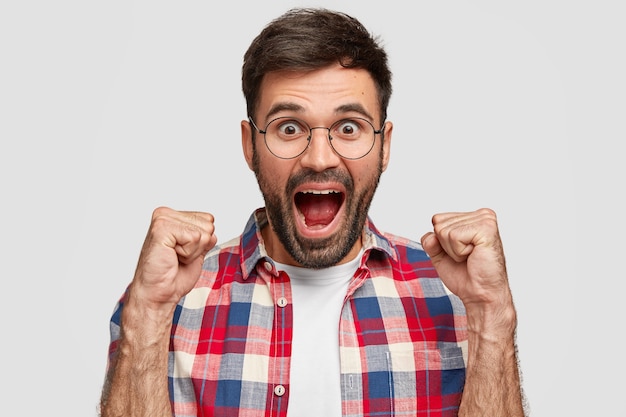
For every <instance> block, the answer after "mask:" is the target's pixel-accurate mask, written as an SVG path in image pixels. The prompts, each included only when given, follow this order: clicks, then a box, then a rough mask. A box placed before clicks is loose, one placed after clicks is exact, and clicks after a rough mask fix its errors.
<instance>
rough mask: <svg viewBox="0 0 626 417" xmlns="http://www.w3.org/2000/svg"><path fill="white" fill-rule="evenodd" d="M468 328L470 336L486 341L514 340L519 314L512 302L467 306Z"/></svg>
mask: <svg viewBox="0 0 626 417" xmlns="http://www.w3.org/2000/svg"><path fill="white" fill-rule="evenodd" d="M466 315H467V328H468V331H469V333H470V335H475V336H478V337H479V338H480V339H482V340H485V341H494V342H499V341H504V340H513V339H514V337H515V331H516V328H517V313H516V311H515V307H514V305H513V302H512V300H510V299H509V300H505V301H502V302H497V303H489V304H470V305H467V306H466Z"/></svg>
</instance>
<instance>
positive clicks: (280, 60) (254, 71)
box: [241, 8, 392, 123]
mask: <svg viewBox="0 0 626 417" xmlns="http://www.w3.org/2000/svg"><path fill="white" fill-rule="evenodd" d="M334 63H339V64H341V65H342V66H344V67H346V68H361V69H365V70H367V71H368V72H369V73H370V75H371V76H372V78H373V80H374V82H375V84H376V86H377V88H378V98H379V104H380V114H381V117H382V120H380V122H381V123H382V122H383V121H384V120H385V119H386V117H387V106H388V105H389V99H390V97H391V91H392V88H391V71H390V69H389V66H388V62H387V53H386V52H385V50H384V49H383V47H382V46H381V45H380V43H379V40H378V38H376V37H374V36H373V35H372V34H371V33H370V32H369V31H368V30H367V29H366V28H365V27H364V26H363V25H362V24H361V23H360V22H359V21H358V20H357V19H355V18H354V17H352V16H349V15H347V14H345V13H341V12H335V11H331V10H328V9H324V8H293V9H290V10H288V11H287V12H286V13H284V14H283V15H281V16H279V17H278V18H276V19H274V20H273V21H271V22H270V23H269V24H268V25H267V26H265V28H264V29H263V30H262V31H261V33H260V34H259V35H258V36H257V37H256V38H255V39H254V40H253V41H252V43H251V44H250V47H249V48H248V50H247V51H246V53H245V55H244V60H243V67H242V77H241V80H242V89H243V94H244V96H245V99H246V106H247V111H248V116H250V117H254V116H255V114H254V112H255V110H256V107H257V105H258V100H259V90H260V87H261V83H262V81H263V77H264V76H265V74H267V73H270V72H273V71H284V70H287V71H313V70H317V69H321V68H324V67H327V66H329V65H332V64H334Z"/></svg>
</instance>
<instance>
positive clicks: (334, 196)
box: [294, 190, 345, 229]
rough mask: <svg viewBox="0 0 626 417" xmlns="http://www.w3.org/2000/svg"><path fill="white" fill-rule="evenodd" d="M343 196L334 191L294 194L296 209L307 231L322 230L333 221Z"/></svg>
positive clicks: (312, 191)
mask: <svg viewBox="0 0 626 417" xmlns="http://www.w3.org/2000/svg"><path fill="white" fill-rule="evenodd" d="M344 199H345V195H344V193H342V192H339V191H334V190H311V191H301V192H298V193H296V194H295V197H294V201H295V204H296V208H297V210H298V213H299V215H300V218H301V219H302V221H303V223H304V225H305V226H306V227H307V228H309V229H323V228H325V227H326V226H328V225H329V224H331V223H332V222H333V220H335V217H337V213H339V210H340V209H341V206H342V204H343V201H344Z"/></svg>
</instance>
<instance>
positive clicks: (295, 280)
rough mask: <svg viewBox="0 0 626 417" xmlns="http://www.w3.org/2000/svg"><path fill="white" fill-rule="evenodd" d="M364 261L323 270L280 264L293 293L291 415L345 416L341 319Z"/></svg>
mask: <svg viewBox="0 0 626 417" xmlns="http://www.w3.org/2000/svg"><path fill="white" fill-rule="evenodd" d="M360 259H361V254H359V256H357V257H356V258H355V259H354V260H352V261H350V262H348V263H345V264H342V265H337V266H333V267H330V268H325V269H319V270H315V269H306V268H299V267H295V266H291V265H284V264H279V263H277V264H276V267H277V268H278V269H279V270H283V271H285V272H287V274H288V275H289V278H290V279H291V289H292V294H293V342H292V350H291V376H290V380H289V385H290V393H289V407H288V408H287V415H288V416H292V417H308V416H311V417H313V416H314V417H320V416H324V417H340V416H341V381H340V369H339V318H340V315H341V309H342V307H343V300H344V298H345V296H346V292H347V289H348V284H349V283H350V279H351V278H352V276H353V275H354V272H355V271H356V269H357V268H358V266H359V261H360Z"/></svg>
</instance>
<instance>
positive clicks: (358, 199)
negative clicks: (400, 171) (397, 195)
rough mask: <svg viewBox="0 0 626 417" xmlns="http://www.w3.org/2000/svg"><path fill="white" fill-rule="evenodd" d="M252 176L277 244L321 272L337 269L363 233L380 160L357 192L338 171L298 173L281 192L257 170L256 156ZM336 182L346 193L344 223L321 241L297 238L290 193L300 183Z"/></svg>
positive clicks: (344, 175)
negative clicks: (255, 180) (371, 174)
mask: <svg viewBox="0 0 626 417" xmlns="http://www.w3.org/2000/svg"><path fill="white" fill-rule="evenodd" d="M253 168H254V173H255V175H256V178H257V182H258V184H259V188H260V189H261V193H262V194H263V198H264V200H265V210H266V214H267V217H268V219H269V223H270V226H271V227H272V230H273V231H274V233H275V234H276V236H277V237H278V239H279V241H280V243H281V244H282V245H283V246H284V248H285V250H286V251H287V252H288V253H289V254H290V255H291V257H292V258H293V259H294V260H295V261H296V262H297V263H298V264H300V265H301V266H303V267H306V268H313V269H321V268H327V267H330V266H334V265H337V264H338V263H339V262H340V261H342V260H343V259H344V258H345V257H346V255H348V253H349V252H350V250H351V249H352V248H353V247H354V245H355V243H356V242H357V240H358V239H360V237H361V235H362V233H363V226H364V225H365V221H366V220H367V216H368V212H369V207H370V204H371V202H372V199H373V197H374V193H375V191H376V188H377V187H378V183H379V181H380V176H381V174H382V157H381V158H380V159H379V162H378V169H377V172H376V173H375V175H373V176H372V178H371V180H369V181H368V182H367V183H365V184H363V186H362V187H361V189H360V190H355V186H354V181H353V180H352V177H351V176H350V175H349V174H348V173H347V172H345V171H341V170H338V169H333V170H327V171H323V172H315V171H313V170H310V169H305V170H302V171H300V172H298V173H296V174H294V175H293V176H291V177H290V178H289V179H288V181H287V184H286V186H285V189H284V190H280V189H279V187H278V186H277V185H276V184H275V183H274V182H272V181H271V180H270V178H269V175H271V174H269V173H268V172H267V171H266V172H265V174H264V173H263V172H261V169H260V168H259V160H258V154H257V152H256V151H255V152H254V157H253ZM326 181H337V182H340V183H341V184H343V186H344V187H345V190H346V196H345V198H344V202H343V204H345V210H344V216H345V217H344V219H342V220H341V222H342V224H341V225H340V227H339V228H338V230H337V232H335V233H334V234H333V235H331V236H328V237H326V238H323V239H310V238H305V237H303V236H301V235H300V234H299V233H298V230H297V227H296V219H295V218H294V210H293V208H292V207H293V204H295V203H294V201H293V200H292V199H293V197H292V196H293V192H294V190H295V189H296V188H297V187H298V185H300V184H302V183H304V182H326Z"/></svg>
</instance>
